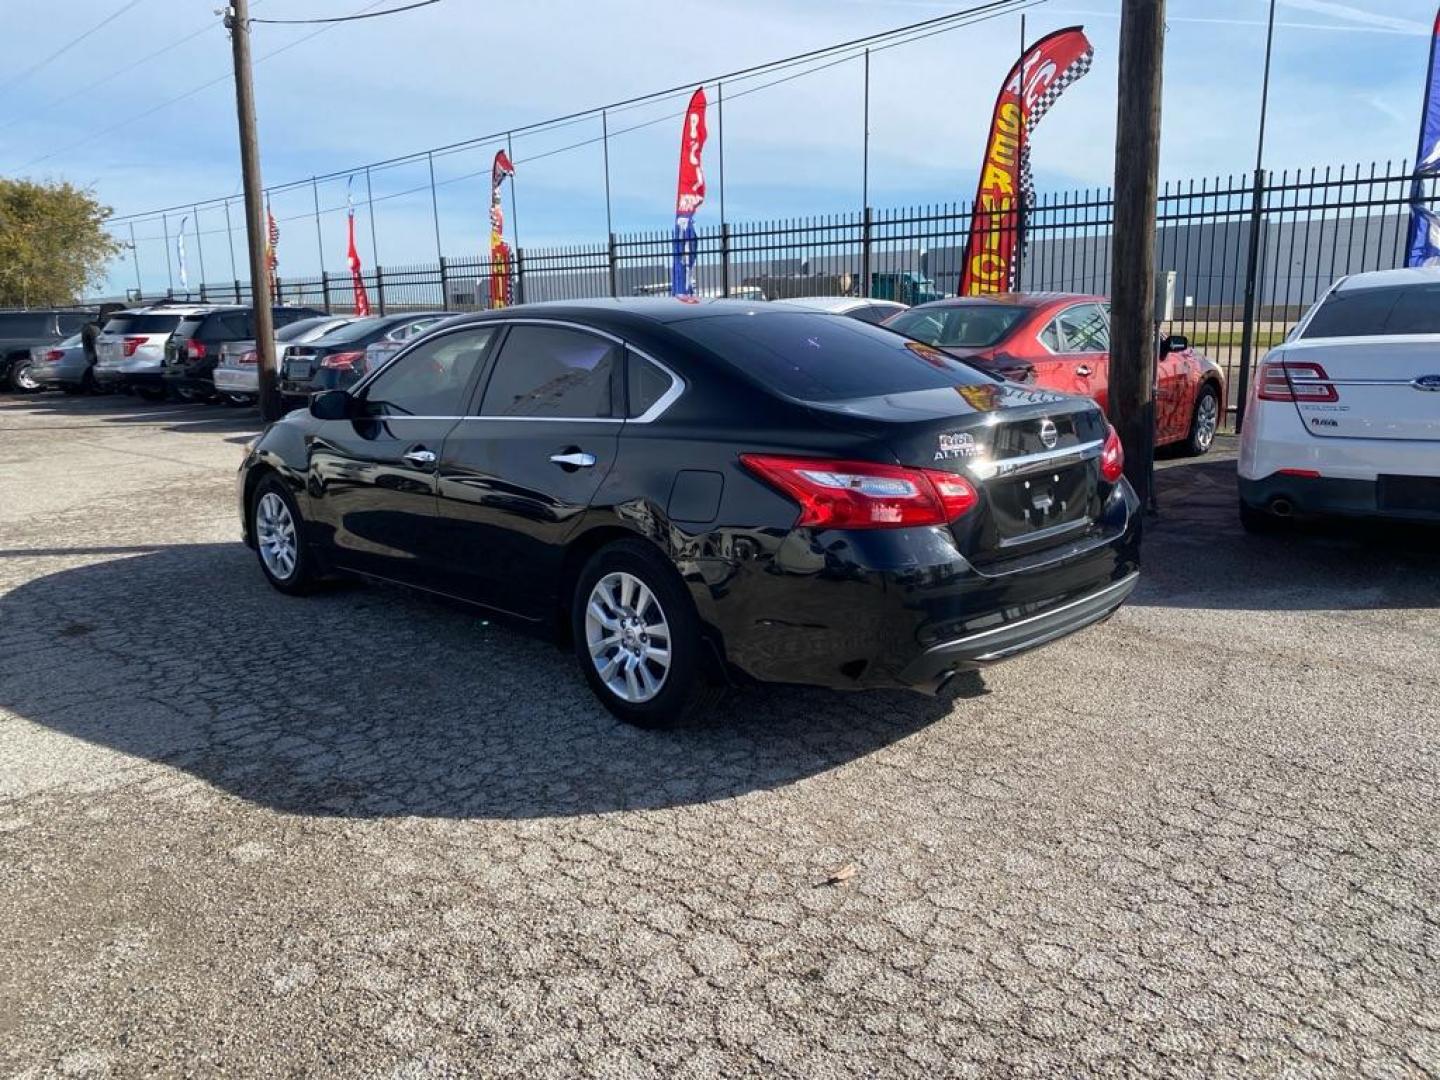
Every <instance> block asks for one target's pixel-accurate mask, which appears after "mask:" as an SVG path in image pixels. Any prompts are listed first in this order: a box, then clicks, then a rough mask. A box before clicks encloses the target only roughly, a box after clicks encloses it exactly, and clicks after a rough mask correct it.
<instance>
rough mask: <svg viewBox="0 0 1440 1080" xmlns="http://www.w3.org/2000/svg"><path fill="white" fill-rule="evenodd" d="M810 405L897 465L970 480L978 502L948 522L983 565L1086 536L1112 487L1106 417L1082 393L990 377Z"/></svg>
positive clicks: (960, 544)
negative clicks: (1103, 465)
mask: <svg viewBox="0 0 1440 1080" xmlns="http://www.w3.org/2000/svg"><path fill="white" fill-rule="evenodd" d="M812 408H813V409H814V411H815V413H816V414H817V416H819V417H820V418H821V419H823V420H824V421H825V422H827V423H829V424H832V425H834V426H837V427H841V428H843V429H845V430H848V431H851V432H854V433H855V434H857V435H862V436H864V437H865V438H867V439H870V440H874V442H875V443H876V444H877V449H878V450H879V451H880V452H882V453H887V454H891V455H893V456H894V458H895V460H896V461H897V462H898V463H899V464H901V465H909V466H914V467H918V468H924V469H935V470H940V471H943V472H950V473H956V474H959V475H962V476H964V477H965V478H966V479H968V480H969V481H970V482H971V484H973V485H974V487H975V489H976V491H977V492H978V493H979V494H980V504H979V505H978V506H977V507H976V508H975V510H974V511H972V512H971V513H969V514H966V515H965V516H964V517H962V518H960V519H958V520H957V521H955V522H952V523H951V525H950V531H951V533H952V535H953V536H954V538H955V542H956V544H957V546H958V547H959V549H960V551H961V552H962V553H963V554H964V555H965V556H966V558H968V559H969V560H970V561H971V562H972V563H974V564H976V565H977V566H986V565H989V564H992V563H996V562H1000V561H1003V560H1007V559H1011V558H1015V557H1018V556H1023V555H1029V554H1031V553H1034V552H1038V551H1043V550H1045V549H1046V548H1049V547H1053V546H1059V545H1063V544H1071V543H1074V542H1075V541H1076V540H1078V539H1081V538H1083V537H1085V536H1086V535H1088V534H1089V533H1090V532H1091V531H1093V530H1094V529H1095V528H1096V527H1097V522H1098V521H1099V519H1100V517H1101V514H1102V511H1103V507H1104V503H1105V501H1106V499H1107V498H1108V497H1109V494H1110V490H1111V487H1112V485H1109V484H1107V483H1106V482H1105V481H1104V479H1103V477H1102V476H1101V473H1100V451H1101V449H1102V447H1103V446H1104V443H1105V437H1106V434H1107V432H1108V425H1107V424H1106V421H1105V417H1104V415H1103V414H1102V413H1101V412H1100V409H1099V407H1098V406H1096V405H1095V403H1094V402H1093V401H1090V400H1088V399H1086V398H1080V397H1074V396H1070V395H1066V394H1055V393H1051V392H1049V391H1045V390H1032V389H1028V388H1025V387H1019V386H1015V385H1012V384H1008V383H990V384H979V385H975V386H956V387H953V388H949V389H945V390H920V391H914V392H912V393H905V394H892V395H886V396H883V397H876V398H863V399H858V400H851V401H839V402H833V403H825V404H815V405H813V406H812Z"/></svg>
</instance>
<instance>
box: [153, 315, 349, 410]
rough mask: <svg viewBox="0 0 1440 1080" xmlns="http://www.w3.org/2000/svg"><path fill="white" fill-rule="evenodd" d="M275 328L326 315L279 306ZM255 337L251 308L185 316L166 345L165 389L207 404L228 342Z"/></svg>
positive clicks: (213, 390) (212, 393) (213, 391)
mask: <svg viewBox="0 0 1440 1080" xmlns="http://www.w3.org/2000/svg"><path fill="white" fill-rule="evenodd" d="M271 310H272V311H273V312H274V318H275V326H276V328H277V329H278V328H280V327H282V326H287V325H289V324H290V323H292V322H295V321H296V320H297V319H309V318H312V317H313V316H316V315H324V314H325V312H323V311H317V310H316V309H315V308H308V307H276V308H273V309H271ZM254 337H255V315H254V313H253V311H252V310H251V309H250V308H248V307H236V306H228V307H214V308H209V309H207V310H205V311H197V312H194V313H193V314H190V315H186V316H185V317H184V318H182V319H181V320H180V325H179V326H177V327H176V328H175V332H174V333H173V334H171V335H170V340H169V341H167V342H166V343H165V387H166V389H167V390H169V391H170V393H171V395H172V396H174V397H178V398H182V399H183V400H186V401H205V400H209V399H210V398H213V397H214V396H215V365H216V363H218V362H219V360H220V346H221V345H223V344H224V343H225V342H227V341H249V340H252V339H253V338H254Z"/></svg>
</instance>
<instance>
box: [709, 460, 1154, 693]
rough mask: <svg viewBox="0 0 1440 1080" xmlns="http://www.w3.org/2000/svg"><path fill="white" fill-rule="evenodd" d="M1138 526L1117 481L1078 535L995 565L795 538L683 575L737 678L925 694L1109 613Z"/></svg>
mask: <svg viewBox="0 0 1440 1080" xmlns="http://www.w3.org/2000/svg"><path fill="white" fill-rule="evenodd" d="M1140 531H1141V524H1140V516H1139V513H1138V507H1137V506H1136V504H1135V496H1134V494H1133V492H1131V491H1130V490H1129V487H1128V485H1126V486H1125V487H1124V488H1123V489H1122V490H1121V491H1120V492H1117V495H1116V497H1115V498H1114V499H1113V500H1112V502H1111V503H1110V504H1109V505H1108V507H1107V512H1106V514H1105V517H1104V518H1103V519H1102V521H1101V522H1099V523H1098V524H1097V527H1096V528H1095V530H1093V531H1092V533H1091V534H1089V535H1088V536H1087V537H1085V538H1082V539H1077V540H1075V541H1072V542H1070V543H1067V544H1064V545H1060V546H1057V547H1055V548H1053V549H1049V550H1047V551H1045V552H1042V553H1039V554H1037V555H1033V556H1030V557H1027V558H1024V559H1016V560H1013V561H1012V562H1010V563H1007V564H1005V565H995V564H986V565H984V566H976V565H974V564H972V563H970V562H969V561H968V560H966V559H965V558H964V557H963V556H962V555H961V554H960V553H959V551H958V550H957V549H956V548H955V546H954V543H953V540H952V539H951V538H950V537H949V535H948V533H947V531H946V530H943V529H897V530H882V531H876V532H865V533H838V532H837V533H824V534H819V535H807V531H806V530H796V531H795V532H793V533H791V534H790V535H789V536H788V537H787V538H786V539H785V540H784V541H783V542H782V543H780V545H779V546H778V548H777V549H776V550H775V551H774V552H773V554H772V555H771V556H770V557H769V558H765V557H763V556H759V555H752V556H749V557H743V558H740V559H739V560H738V561H736V562H733V563H730V564H729V566H728V567H727V568H726V569H725V570H724V571H722V570H721V568H720V567H719V566H718V565H711V566H708V567H707V566H701V567H699V570H700V576H701V577H703V578H704V579H706V580H707V582H708V583H709V585H708V587H707V588H704V589H698V588H695V587H693V586H694V584H695V583H696V579H695V577H694V576H689V575H687V577H689V580H691V582H692V595H695V596H696V603H697V606H698V607H699V609H700V612H701V616H702V618H704V619H705V620H706V622H708V623H710V624H711V625H712V626H713V627H714V628H715V630H716V631H717V632H718V633H717V639H718V642H719V644H720V645H721V648H722V651H723V653H724V655H725V659H726V660H727V661H728V662H729V663H730V664H731V665H732V666H733V667H735V668H737V669H738V670H739V671H740V672H742V673H743V674H745V675H746V676H748V677H750V678H753V679H756V680H758V681H761V682H788V683H802V684H807V685H818V686H826V687H830V688H833V689H876V688H905V689H914V690H921V691H925V692H934V691H935V690H937V689H938V688H939V687H940V686H942V685H943V684H944V683H945V682H946V681H947V680H948V679H949V678H950V676H951V675H953V674H954V673H955V672H957V671H961V670H965V669H972V668H980V667H985V666H988V665H990V664H994V663H998V662H999V661H1001V660H1006V659H1009V658H1010V657H1013V656H1018V655H1019V654H1020V653H1023V652H1026V651H1028V650H1030V649H1034V648H1038V647H1040V646H1042V645H1045V644H1047V643H1049V642H1052V641H1056V640H1058V639H1059V638H1061V637H1064V636H1066V635H1068V634H1071V633H1074V632H1075V631H1077V630H1081V629H1084V628H1085V627H1087V626H1090V625H1091V624H1093V623H1096V622H1100V621H1102V620H1103V619H1105V618H1106V617H1107V616H1109V615H1111V614H1112V613H1113V612H1114V611H1115V610H1116V609H1117V608H1118V607H1119V606H1120V605H1121V604H1122V603H1124V601H1125V599H1126V597H1128V596H1129V595H1130V593H1131V592H1132V591H1133V589H1134V588H1135V585H1136V582H1137V581H1138V575H1139V568H1140V558H1139V548H1140ZM747 544H753V542H752V541H750V540H748V539H746V538H741V539H740V540H739V542H738V544H735V545H732V548H733V549H735V550H741V549H743V548H745V546H746V545H747ZM717 563H718V560H717Z"/></svg>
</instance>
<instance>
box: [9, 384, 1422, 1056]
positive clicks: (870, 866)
mask: <svg viewBox="0 0 1440 1080" xmlns="http://www.w3.org/2000/svg"><path fill="white" fill-rule="evenodd" d="M254 425H255V420H254V418H253V416H252V415H250V414H247V413H244V412H237V411H233V410H226V409H221V408H218V407H210V408H206V407H203V406H202V407H196V406H184V407H180V406H149V405H144V404H141V403H139V402H133V401H130V400H127V399H117V398H91V399H70V398H62V397H56V396H51V395H47V396H43V397H35V398H21V399H16V398H4V399H0V927H3V932H0V1074H4V1075H7V1076H19V1077H27V1078H29V1077H36V1078H38V1077H47V1076H52V1075H59V1076H134V1075H140V1074H146V1075H150V1074H156V1075H167V1076H168V1075H175V1076H179V1075H187V1076H189V1075H199V1076H205V1075H227V1076H242V1075H243V1076H276V1075H287V1076H326V1075H346V1076H363V1077H420V1076H462V1075H485V1076H524V1077H550V1076H554V1077H571V1076H582V1075H583V1076H597V1077H617V1078H620V1077H687V1076H694V1077H717V1076H723V1077H729V1076H795V1077H807V1078H826V1077H847V1076H901V1077H935V1076H1016V1077H1021V1076H1033V1077H1055V1076H1078V1075H1094V1076H1178V1077H1189V1076H1195V1077H1200V1076H1227V1077H1233V1076H1257V1077H1258V1076H1265V1077H1270V1076H1296V1077H1310V1076H1315V1077H1325V1076H1336V1077H1342V1076H1343V1077H1354V1076H1363V1077H1376V1078H1379V1077H1387V1078H1388V1077H1395V1078H1399V1077H1419V1076H1436V1075H1440V843H1437V826H1440V810H1437V805H1440V784H1437V777H1440V759H1437V750H1436V743H1437V734H1440V576H1437V575H1436V573H1435V569H1434V562H1433V552H1434V551H1435V539H1436V536H1435V534H1434V533H1433V532H1430V533H1426V532H1409V531H1403V530H1394V529H1379V530H1365V529H1356V528H1323V529H1319V530H1316V531H1314V532H1306V533H1302V534H1299V535H1294V536H1287V537H1279V538H1252V537H1247V536H1245V535H1244V534H1243V533H1241V532H1240V530H1239V526H1238V523H1237V522H1236V520H1235V515H1234V508H1233V501H1234V489H1233V463H1232V462H1231V461H1229V460H1227V456H1228V455H1227V454H1225V453H1221V454H1217V455H1215V456H1214V457H1213V458H1210V459H1204V460H1202V461H1200V462H1191V461H1183V460H1182V461H1170V462H1165V463H1162V464H1163V466H1164V468H1163V471H1162V473H1161V480H1160V484H1161V487H1160V490H1161V498H1162V502H1163V509H1164V512H1163V514H1162V516H1161V517H1160V519H1159V520H1158V522H1156V523H1155V525H1154V527H1153V528H1152V529H1151V531H1150V534H1149V535H1148V537H1147V541H1146V569H1145V579H1144V583H1143V585H1142V587H1141V589H1140V590H1139V592H1137V594H1136V597H1135V599H1134V600H1133V601H1132V603H1131V604H1130V605H1129V606H1127V607H1126V608H1125V609H1123V610H1122V611H1121V612H1120V613H1119V614H1118V615H1117V616H1116V617H1115V618H1114V619H1112V620H1111V621H1110V622H1109V623H1107V624H1105V625H1103V626H1100V627H1097V628H1093V629H1091V630H1089V631H1086V632H1084V633H1082V634H1081V635H1078V636H1076V637H1073V638H1070V639H1068V640H1066V641H1064V642H1061V643H1059V644H1057V645H1055V646H1052V647H1050V648H1047V649H1044V650H1042V651H1040V652H1038V653H1034V654H1031V655H1028V656H1026V657H1023V658H1021V659H1018V660H1016V661H1013V662H1011V663H1009V664H1006V665H1003V666H1000V667H997V668H994V669H991V670H990V671H987V672H986V673H985V674H984V676H983V678H975V679H968V680H966V681H965V682H964V683H963V684H962V686H961V691H960V695H959V696H958V697H954V698H951V699H946V700H930V699H926V698H923V697H919V696H909V695H901V694H869V695H850V696H847V695H841V694H835V693H827V692H821V691H813V690H804V689H795V688H774V689H766V690H754V691H746V692H744V693H732V694H731V695H729V696H728V697H727V698H726V700H725V701H724V702H723V704H722V705H721V707H720V709H719V711H718V712H717V713H716V715H714V716H713V717H711V718H709V719H707V720H706V721H704V722H701V723H699V724H697V725H694V726H691V727H688V728H684V729H681V730H678V731H674V732H668V733H658V734H657V733H647V732H641V731H635V730H630V729H628V728H625V727H623V726H620V725H617V724H616V723H615V722H614V721H613V720H612V719H611V718H610V717H609V715H608V714H607V713H605V712H604V711H603V710H602V709H601V708H600V707H599V705H598V704H597V703H595V701H594V700H593V699H592V697H591V695H590V693H589V692H588V690H587V689H586V687H585V685H584V683H583V681H582V679H581V677H580V675H579V673H578V672H577V671H576V670H575V667H574V663H573V660H572V659H571V657H570V656H569V654H567V653H562V652H561V651H559V650H557V649H556V648H555V647H553V646H552V645H550V644H548V643H546V642H544V641H541V640H537V639H535V638H532V637H528V636H525V635H523V634H522V633H520V632H518V631H516V630H514V629H512V628H510V627H508V626H506V625H504V624H502V623H500V622H497V621H491V620H487V619H485V618H483V617H477V616H476V615H475V614H474V613H473V612H470V611H466V610H462V609H459V608H457V607H451V606H447V605H442V604H439V603H435V602H432V601H429V600H426V599H422V598H419V597H415V596H411V595H408V594H405V593H402V592H399V591H396V590H392V589H387V588H380V587H374V586H353V587H341V588H335V589H331V590H327V591H326V592H324V593H323V594H321V595H320V596H318V597H314V598H310V599H306V600H295V599H291V598H287V597H284V596H281V595H279V594H277V593H275V592H273V591H272V590H270V589H269V588H268V587H267V586H266V585H265V583H264V581H263V579H262V578H261V575H260V572H259V570H258V569H257V568H256V566H255V565H254V558H253V555H252V554H251V553H250V552H248V551H247V550H246V549H244V548H243V547H241V546H240V544H239V543H238V539H237V536H238V526H237V522H236V515H235V510H234V506H233V494H232V481H233V475H234V468H235V466H236V464H237V463H238V461H239V457H240V452H241V451H240V444H241V443H243V442H244V441H245V438H246V436H247V434H248V433H249V432H251V431H253V429H254ZM848 864H853V866H854V870H855V872H854V875H853V876H852V877H849V878H848V880H844V881H841V882H839V883H836V884H824V883H825V882H826V880H827V879H828V878H829V877H830V876H831V875H832V874H835V873H836V871H837V870H839V869H840V868H842V867H845V866H847V865H848ZM838 876H843V875H838Z"/></svg>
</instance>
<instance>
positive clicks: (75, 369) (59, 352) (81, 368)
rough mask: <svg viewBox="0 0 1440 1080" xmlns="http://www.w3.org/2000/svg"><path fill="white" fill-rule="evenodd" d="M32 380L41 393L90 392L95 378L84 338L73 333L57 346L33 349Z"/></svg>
mask: <svg viewBox="0 0 1440 1080" xmlns="http://www.w3.org/2000/svg"><path fill="white" fill-rule="evenodd" d="M29 377H30V379H32V380H33V381H34V382H35V384H36V387H37V388H38V389H40V390H64V391H65V392H66V393H67V394H79V393H81V392H83V391H84V390H86V389H88V388H89V386H90V384H91V381H92V379H93V375H92V374H91V371H90V357H89V356H87V355H86V354H85V343H84V342H83V341H82V340H81V335H79V334H72V335H70V337H68V338H66V339H65V340H64V341H57V342H56V343H55V344H54V345H37V346H36V347H35V348H33V349H31V350H30V371H29Z"/></svg>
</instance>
